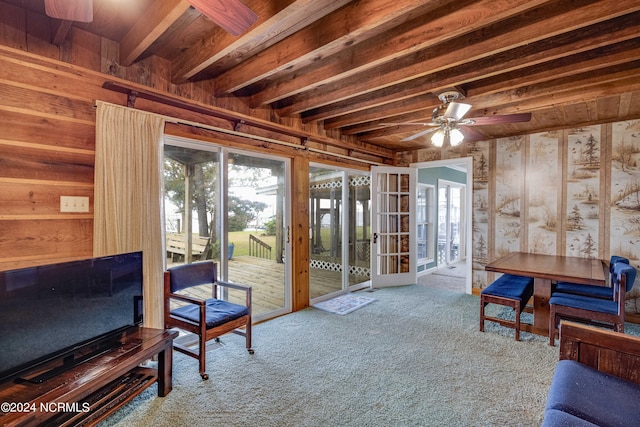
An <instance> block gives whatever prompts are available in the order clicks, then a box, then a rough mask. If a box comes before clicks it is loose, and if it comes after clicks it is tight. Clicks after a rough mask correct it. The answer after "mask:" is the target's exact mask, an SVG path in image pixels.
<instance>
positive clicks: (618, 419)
mask: <svg viewBox="0 0 640 427" xmlns="http://www.w3.org/2000/svg"><path fill="white" fill-rule="evenodd" d="M638 402H640V385H638V384H634V383H632V382H630V381H626V380H623V379H621V378H617V377H614V376H612V375H608V374H605V373H603V372H600V371H597V370H595V369H593V368H590V367H588V366H586V365H583V364H581V363H578V362H576V361H574V360H561V361H560V362H558V365H557V366H556V372H555V374H554V375H553V379H552V380H551V387H550V389H549V395H548V396H547V405H546V409H547V410H549V409H556V410H559V411H563V412H566V413H568V414H571V415H574V416H576V417H578V418H581V419H583V420H585V421H588V422H590V423H593V424H596V425H598V426H638V425H640V406H638Z"/></svg>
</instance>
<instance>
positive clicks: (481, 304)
mask: <svg viewBox="0 0 640 427" xmlns="http://www.w3.org/2000/svg"><path fill="white" fill-rule="evenodd" d="M485 305H486V303H485V302H484V300H483V298H482V297H480V332H484V307H485Z"/></svg>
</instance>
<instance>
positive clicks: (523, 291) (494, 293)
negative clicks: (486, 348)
mask: <svg viewBox="0 0 640 427" xmlns="http://www.w3.org/2000/svg"><path fill="white" fill-rule="evenodd" d="M532 295H533V278H532V277H525V276H516V275H513V274H503V275H502V276H500V277H499V278H497V279H496V280H494V281H493V283H491V284H490V285H489V286H487V287H486V288H484V289H483V290H482V292H480V331H481V332H482V331H484V321H485V320H489V321H491V322H497V323H499V324H501V325H502V326H507V327H511V328H514V329H515V338H516V341H520V313H522V310H523V309H524V308H525V307H526V305H527V302H528V301H529V299H530V298H531V296H532ZM487 304H499V305H504V306H507V307H511V308H513V311H514V313H515V320H514V321H510V320H506V319H501V318H498V317H491V316H487V315H486V314H485V307H486V305H487Z"/></svg>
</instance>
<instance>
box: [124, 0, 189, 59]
mask: <svg viewBox="0 0 640 427" xmlns="http://www.w3.org/2000/svg"><path fill="white" fill-rule="evenodd" d="M189 7H190V6H189V3H187V2H185V1H182V0H155V1H154V3H153V4H152V5H151V7H150V8H149V9H148V10H147V13H145V14H144V15H143V16H142V17H141V18H142V19H141V20H140V21H138V22H136V24H135V25H134V26H133V27H132V28H131V30H130V31H129V32H128V33H127V35H126V36H124V38H123V39H122V40H121V41H120V63H121V64H122V65H123V66H125V67H127V66H129V65H131V64H133V62H134V61H135V60H136V59H138V57H139V56H140V55H141V54H142V53H143V52H144V51H145V50H147V49H148V48H149V46H151V44H152V43H153V42H155V41H156V40H157V39H158V37H160V36H161V35H162V34H163V33H164V32H165V31H166V30H167V28H169V27H170V26H171V24H173V23H174V22H176V21H177V20H178V18H180V16H182V14H183V13H185V12H186V11H187V9H189Z"/></svg>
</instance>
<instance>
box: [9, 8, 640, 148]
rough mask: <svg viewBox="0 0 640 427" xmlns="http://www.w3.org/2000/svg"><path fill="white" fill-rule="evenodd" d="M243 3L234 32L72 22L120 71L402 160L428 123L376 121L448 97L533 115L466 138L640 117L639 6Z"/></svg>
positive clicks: (180, 25) (113, 15)
mask: <svg viewBox="0 0 640 427" xmlns="http://www.w3.org/2000/svg"><path fill="white" fill-rule="evenodd" d="M5 1H7V2H8V3H12V4H15V5H18V6H21V7H25V8H31V9H33V10H36V11H40V10H41V11H42V13H43V14H44V6H43V5H42V2H43V0H5ZM211 1H214V2H218V0H211ZM243 2H244V3H245V4H246V5H247V6H248V7H249V8H251V9H252V10H253V11H254V12H256V14H257V15H258V21H257V22H256V23H255V24H254V25H253V26H251V27H250V28H249V29H248V30H247V31H246V32H245V33H244V34H242V35H240V36H233V35H231V34H229V33H228V32H226V31H225V30H223V29H222V28H221V27H219V26H218V25H216V24H215V23H213V22H212V21H211V20H209V19H208V18H206V17H204V16H203V15H201V14H200V13H199V12H198V11H197V10H195V9H193V8H192V7H190V5H189V3H187V2H184V1H180V0H126V1H122V0H94V19H93V21H92V22H91V23H73V25H76V26H78V27H80V28H83V29H85V30H87V31H89V32H92V33H96V34H98V35H100V36H103V37H106V38H108V39H110V40H114V41H117V42H119V43H120V62H121V63H122V65H130V64H132V63H134V62H135V61H139V60H141V59H143V58H145V57H147V56H149V55H157V56H159V57H162V58H165V59H167V60H169V61H171V64H172V80H173V82H174V83H184V82H187V81H190V80H191V81H196V80H202V79H211V80H212V83H213V85H212V86H213V87H214V88H215V95H216V96H217V97H239V98H241V99H242V100H243V101H244V102H245V103H246V104H248V105H249V106H251V107H261V106H271V107H272V108H273V110H274V111H275V112H276V113H277V114H278V115H279V116H281V117H288V116H300V117H301V118H302V120H303V121H304V122H317V123H318V126H320V127H324V128H326V129H328V130H334V129H335V130H339V131H340V132H342V133H343V134H348V135H355V136H356V137H357V138H359V139H360V140H362V141H367V142H369V143H371V144H376V145H380V146H384V147H386V148H391V149H393V150H399V151H403V150H408V149H414V148H421V147H427V146H429V140H428V137H426V136H425V137H422V138H417V139H415V140H412V141H408V142H403V141H401V140H402V139H403V138H405V137H407V136H409V135H411V134H413V133H416V132H418V131H420V130H424V127H423V126H421V125H416V126H415V127H414V126H388V125H385V123H389V122H414V121H415V122H425V121H426V122H428V121H430V120H431V112H432V110H433V108H434V107H436V106H438V105H440V104H441V102H440V100H439V99H438V94H440V93H441V92H443V91H445V90H450V89H452V88H455V89H456V90H458V91H460V92H461V93H463V94H465V96H466V98H465V99H464V101H463V102H466V103H469V104H472V106H473V107H472V109H471V111H470V112H469V113H468V114H467V115H466V117H486V116H494V115H502V114H511V113H520V112H531V113H532V119H531V121H530V122H527V123H510V124H500V125H484V126H473V127H468V128H465V129H464V130H463V132H464V133H465V135H466V139H467V140H482V139H490V138H496V137H504V136H512V135H518V134H526V133H535V132H539V131H543V130H553V129H564V128H571V127H579V126H585V125H588V124H593V123H601V122H610V121H622V120H629V119H638V118H640V1H638V0H574V1H566V0H547V1H545V0H533V1H531V0H530V1H524V0H455V1H454V0H430V1H415V0H360V1H357V0H354V1H347V0H271V1H265V0H243ZM218 3H220V2H218ZM222 3H224V2H222ZM57 24H58V32H57V33H56V35H54V37H57V38H58V40H57V41H56V42H58V43H60V42H61V40H63V39H64V37H66V35H65V32H64V28H65V27H64V25H62V24H63V23H57ZM329 133H330V134H334V135H335V133H333V131H330V132H329Z"/></svg>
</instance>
